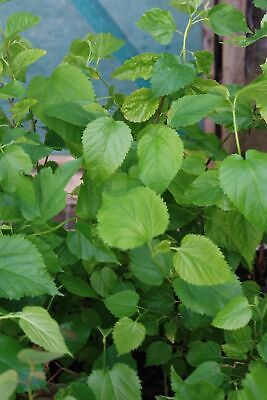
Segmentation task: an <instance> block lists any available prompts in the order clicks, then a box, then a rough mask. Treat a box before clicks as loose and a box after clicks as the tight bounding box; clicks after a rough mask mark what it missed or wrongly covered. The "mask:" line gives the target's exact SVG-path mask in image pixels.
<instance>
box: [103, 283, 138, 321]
mask: <svg viewBox="0 0 267 400" xmlns="http://www.w3.org/2000/svg"><path fill="white" fill-rule="evenodd" d="M138 302H139V295H138V294H137V293H136V292H134V291H133V290H124V291H122V292H118V293H115V294H112V295H111V296H108V297H107V298H106V299H105V306H106V307H107V309H108V310H109V311H110V312H111V313H112V314H113V315H114V316H115V317H117V318H122V317H131V316H132V315H134V314H136V312H137V305H138Z"/></svg>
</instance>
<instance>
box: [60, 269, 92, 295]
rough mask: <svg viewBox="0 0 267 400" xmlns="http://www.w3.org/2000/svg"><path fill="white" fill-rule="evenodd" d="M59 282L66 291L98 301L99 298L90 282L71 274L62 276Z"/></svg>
mask: <svg viewBox="0 0 267 400" xmlns="http://www.w3.org/2000/svg"><path fill="white" fill-rule="evenodd" d="M59 280H60V282H61V284H62V285H63V286H64V287H65V289H66V290H67V291H68V292H70V293H73V294H75V295H76V296H80V297H89V298H92V299H96V298H97V297H98V296H97V294H96V293H95V291H94V290H93V289H92V287H91V285H89V283H88V282H86V281H85V280H83V279H82V278H79V277H77V276H73V275H70V274H60V275H59Z"/></svg>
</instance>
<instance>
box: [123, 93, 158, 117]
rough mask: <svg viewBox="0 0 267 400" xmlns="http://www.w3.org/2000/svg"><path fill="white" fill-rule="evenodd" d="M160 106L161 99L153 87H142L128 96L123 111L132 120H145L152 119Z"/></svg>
mask: <svg viewBox="0 0 267 400" xmlns="http://www.w3.org/2000/svg"><path fill="white" fill-rule="evenodd" d="M158 107H159V99H158V98H157V97H155V96H154V95H153V92H152V91H151V89H148V88H142V89H139V90H137V91H135V92H133V93H132V94H130V95H129V96H127V97H126V99H125V101H124V103H123V106H122V109H121V111H122V113H123V115H124V117H125V118H126V119H127V120H128V121H131V122H143V121H147V120H148V119H150V118H151V117H152V116H153V115H154V114H155V112H156V111H157V109H158Z"/></svg>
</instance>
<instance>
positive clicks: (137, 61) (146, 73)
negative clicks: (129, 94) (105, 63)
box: [112, 53, 159, 81]
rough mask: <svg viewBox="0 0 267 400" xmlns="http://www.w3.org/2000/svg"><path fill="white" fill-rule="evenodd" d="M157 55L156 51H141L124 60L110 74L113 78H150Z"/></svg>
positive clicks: (133, 79) (121, 79)
mask: <svg viewBox="0 0 267 400" xmlns="http://www.w3.org/2000/svg"><path fill="white" fill-rule="evenodd" d="M158 58H159V56H158V54H156V53H142V54H138V55H137V56H135V57H132V58H130V59H129V60H126V61H125V62H124V63H123V64H122V65H121V66H119V67H118V68H117V69H116V70H115V71H114V72H113V74H112V78H113V79H119V80H120V81H123V80H131V81H136V79H140V78H141V79H146V80H147V79H150V78H151V75H152V71H153V67H154V65H155V62H156V61H157V60H158Z"/></svg>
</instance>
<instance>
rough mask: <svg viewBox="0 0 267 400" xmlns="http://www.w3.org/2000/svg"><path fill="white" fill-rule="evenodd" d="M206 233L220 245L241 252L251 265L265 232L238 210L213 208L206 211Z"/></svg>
mask: <svg viewBox="0 0 267 400" xmlns="http://www.w3.org/2000/svg"><path fill="white" fill-rule="evenodd" d="M218 226H221V229H220V230H218ZM205 234H206V235H207V236H208V237H209V238H210V239H211V240H212V241H213V242H214V243H216V244H217V245H218V246H220V247H224V248H226V249H228V250H232V251H235V252H238V253H240V254H241V255H242V256H243V257H244V258H245V260H246V261H247V263H248V266H251V264H252V262H253V259H254V257H255V253H256V248H257V246H258V245H259V244H260V242H261V239H262V235H263V232H262V230H261V229H258V228H256V226H255V225H252V224H251V223H250V222H248V221H247V219H246V218H244V217H243V215H242V214H240V213H239V212H237V211H223V210H219V209H213V210H209V211H208V212H207V213H206V223H205Z"/></svg>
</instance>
